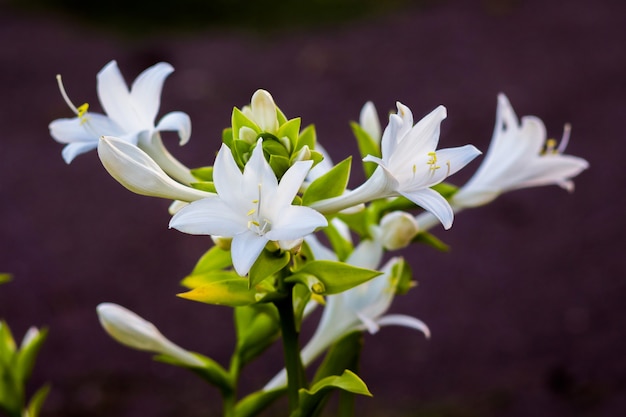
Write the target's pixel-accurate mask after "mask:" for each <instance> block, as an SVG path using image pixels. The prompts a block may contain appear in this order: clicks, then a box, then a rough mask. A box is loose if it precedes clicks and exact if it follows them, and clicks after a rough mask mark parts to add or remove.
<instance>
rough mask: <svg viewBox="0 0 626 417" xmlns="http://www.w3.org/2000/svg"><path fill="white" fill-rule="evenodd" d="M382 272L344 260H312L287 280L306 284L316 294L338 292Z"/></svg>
mask: <svg viewBox="0 0 626 417" xmlns="http://www.w3.org/2000/svg"><path fill="white" fill-rule="evenodd" d="M380 274H382V272H380V271H374V270H371V269H365V268H359V267H356V266H352V265H348V264H346V263H343V262H335V261H325V260H321V261H311V262H308V263H307V264H306V265H304V267H302V268H301V269H300V270H298V271H297V272H296V273H295V274H294V275H291V276H290V277H288V278H287V279H285V281H286V282H294V283H295V282H298V283H301V284H304V285H306V286H307V287H308V288H310V289H311V292H313V293H315V294H324V295H328V294H338V293H340V292H344V291H346V290H349V289H350V288H354V287H356V286H357V285H360V284H362V283H364V282H366V281H369V280H370V279H372V278H374V277H377V276H379V275H380Z"/></svg>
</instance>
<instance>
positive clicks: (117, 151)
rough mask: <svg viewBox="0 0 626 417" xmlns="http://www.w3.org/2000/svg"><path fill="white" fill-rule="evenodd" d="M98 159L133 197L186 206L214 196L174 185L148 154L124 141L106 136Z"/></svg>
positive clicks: (175, 183)
mask: <svg viewBox="0 0 626 417" xmlns="http://www.w3.org/2000/svg"><path fill="white" fill-rule="evenodd" d="M98 156H99V157H100V160H101V161H102V165H104V168H106V170H107V171H108V172H109V174H111V176H112V177H113V178H115V179H116V180H117V181H118V182H119V183H120V184H122V185H123V186H124V187H126V188H127V189H128V190H130V191H132V192H134V193H137V194H140V195H147V196H150V197H161V198H168V199H171V200H179V201H187V202H188V201H195V200H200V199H201V198H208V197H212V196H215V194H213V193H209V192H206V191H201V190H197V189H195V188H191V187H188V186H186V185H183V184H181V183H179V182H176V181H174V180H173V179H172V178H170V177H169V176H168V175H167V174H166V173H165V172H164V171H163V170H162V169H161V167H160V166H159V165H158V164H157V163H156V162H154V160H153V159H152V158H150V156H149V155H148V154H146V153H145V152H144V151H142V150H141V149H139V148H138V147H136V146H135V145H133V144H130V143H128V142H125V141H123V140H121V139H118V138H114V137H108V136H103V137H102V138H101V139H100V143H99V144H98Z"/></svg>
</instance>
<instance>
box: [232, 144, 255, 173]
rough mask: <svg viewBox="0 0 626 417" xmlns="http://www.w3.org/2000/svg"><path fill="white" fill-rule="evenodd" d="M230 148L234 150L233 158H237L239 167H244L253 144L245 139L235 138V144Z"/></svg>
mask: <svg viewBox="0 0 626 417" xmlns="http://www.w3.org/2000/svg"><path fill="white" fill-rule="evenodd" d="M230 150H231V151H232V153H233V158H235V161H236V162H237V165H238V166H239V168H241V169H243V167H244V166H245V165H246V162H248V159H250V155H251V154H252V145H250V144H249V143H248V142H246V141H245V140H239V139H234V140H233V146H232V147H231V148H230Z"/></svg>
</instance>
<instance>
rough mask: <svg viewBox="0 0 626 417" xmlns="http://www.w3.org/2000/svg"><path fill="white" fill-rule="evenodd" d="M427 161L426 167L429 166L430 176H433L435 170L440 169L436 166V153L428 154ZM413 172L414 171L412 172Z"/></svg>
mask: <svg viewBox="0 0 626 417" xmlns="http://www.w3.org/2000/svg"><path fill="white" fill-rule="evenodd" d="M428 157H429V159H428V161H426V164H427V165H430V167H429V169H430V171H431V174H433V173H434V172H435V171H436V170H438V169H439V168H441V166H439V165H437V153H436V152H428ZM414 171H415V170H414Z"/></svg>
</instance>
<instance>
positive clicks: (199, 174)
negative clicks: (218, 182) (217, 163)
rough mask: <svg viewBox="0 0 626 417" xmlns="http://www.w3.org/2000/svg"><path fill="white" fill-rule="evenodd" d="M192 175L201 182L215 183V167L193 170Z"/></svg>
mask: <svg viewBox="0 0 626 417" xmlns="http://www.w3.org/2000/svg"><path fill="white" fill-rule="evenodd" d="M191 175H193V176H194V177H196V178H197V179H199V180H200V181H213V167H212V166H208V167H200V168H194V169H192V170H191Z"/></svg>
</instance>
